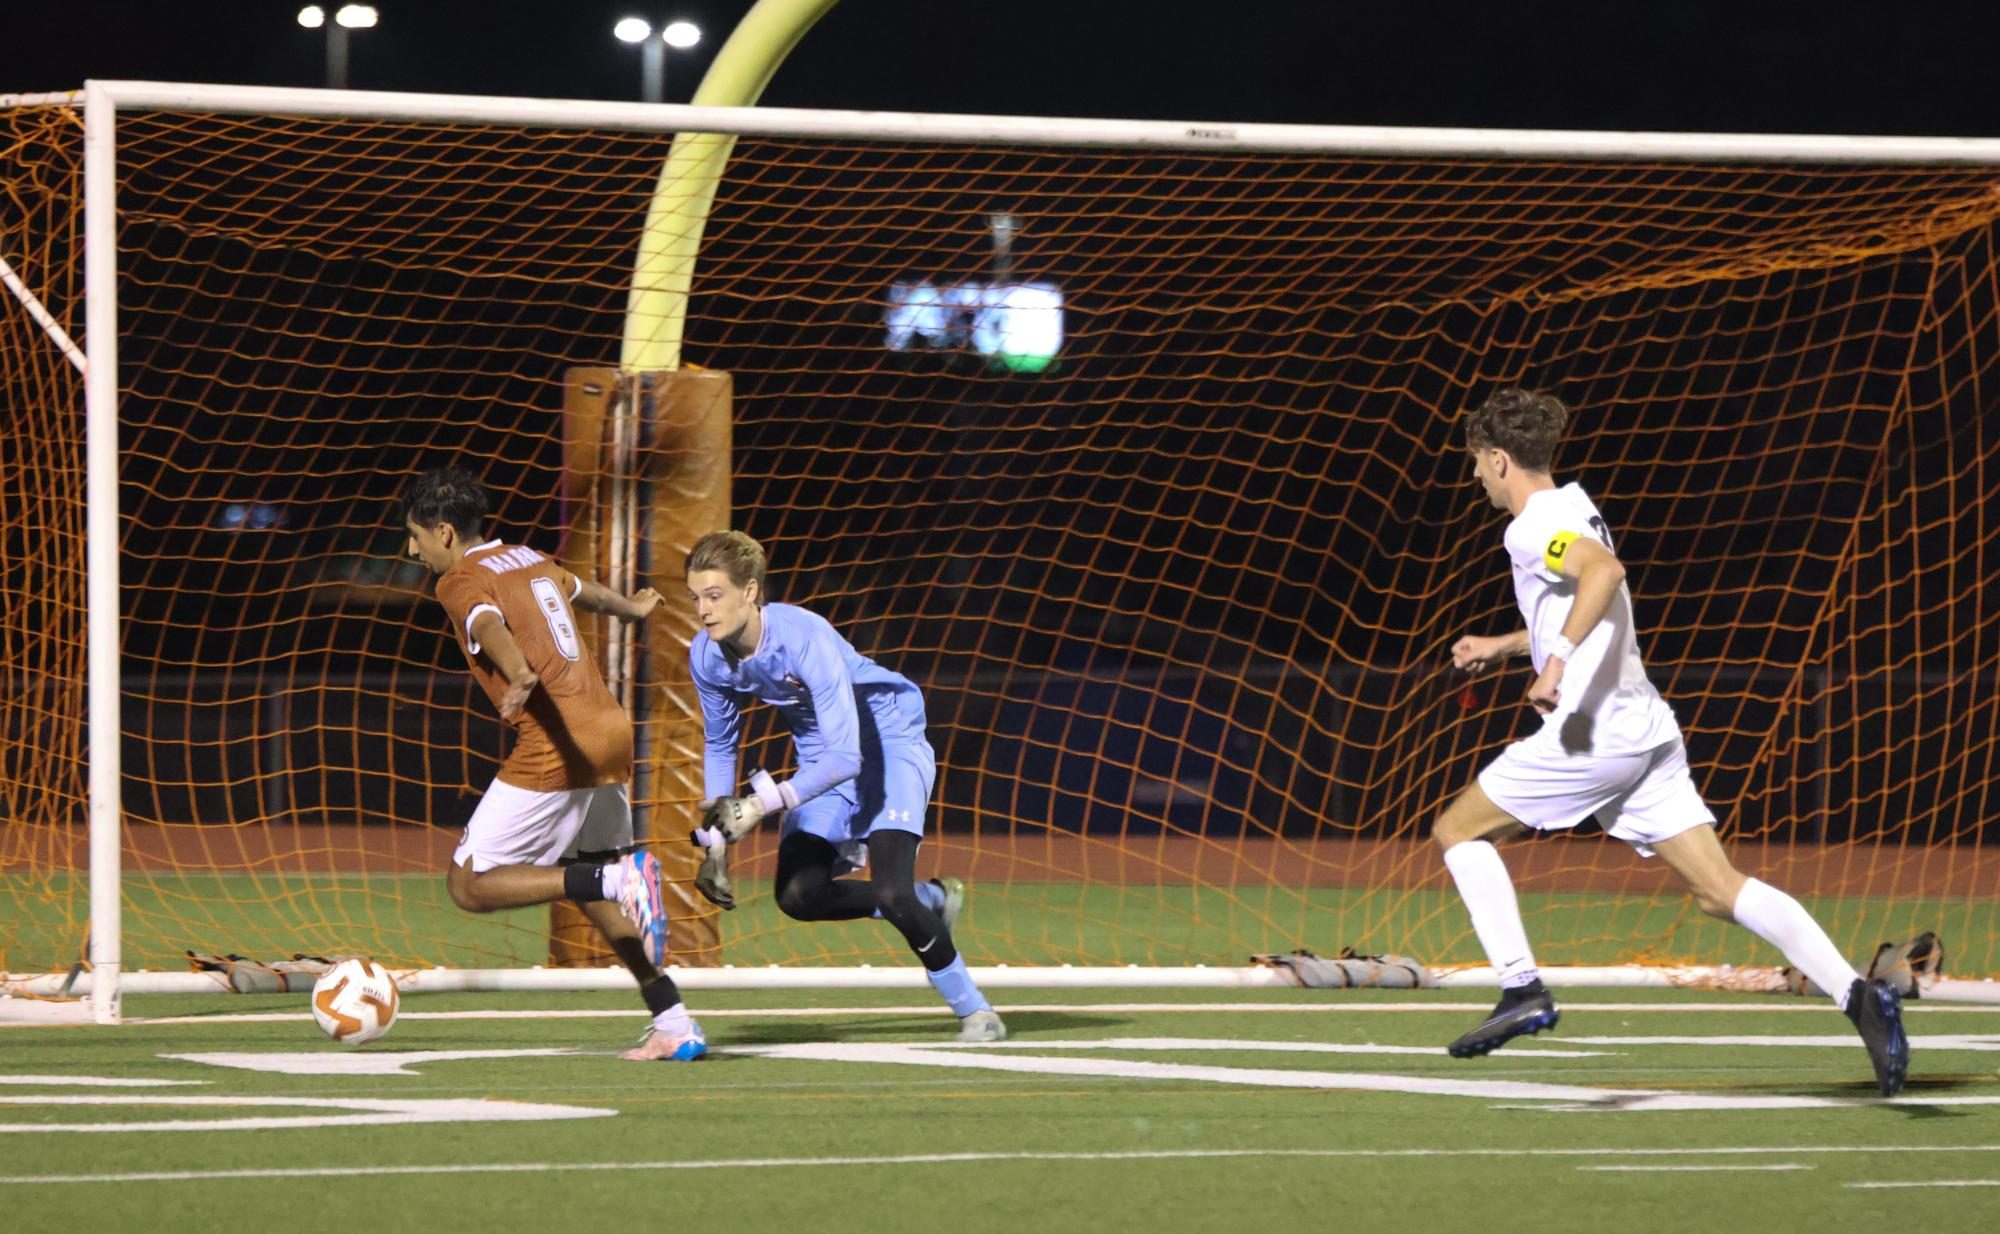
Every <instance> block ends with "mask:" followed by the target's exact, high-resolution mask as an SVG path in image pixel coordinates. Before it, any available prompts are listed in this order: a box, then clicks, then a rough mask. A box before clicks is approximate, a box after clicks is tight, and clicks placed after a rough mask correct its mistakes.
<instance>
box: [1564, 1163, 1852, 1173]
mask: <svg viewBox="0 0 2000 1234" xmlns="http://www.w3.org/2000/svg"><path fill="white" fill-rule="evenodd" d="M1576 1168H1577V1169H1579V1170H1583V1171H1586V1172H1589V1173H1595V1174H1663V1173H1675V1174H1707V1173H1714V1172H1721V1171H1732V1170H1735V1171H1741V1170H1810V1169H1812V1168H1813V1167H1812V1166H1809V1165H1800V1164H1799V1163H1798V1162H1796V1161H1785V1162H1780V1163H1778V1164H1776V1165H1580V1166H1578V1167H1576Z"/></svg>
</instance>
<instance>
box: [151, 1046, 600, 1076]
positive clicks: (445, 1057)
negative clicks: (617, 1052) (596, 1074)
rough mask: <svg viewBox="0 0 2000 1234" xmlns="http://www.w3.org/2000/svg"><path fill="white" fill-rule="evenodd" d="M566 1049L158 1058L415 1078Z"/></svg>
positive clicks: (304, 1072)
mask: <svg viewBox="0 0 2000 1234" xmlns="http://www.w3.org/2000/svg"><path fill="white" fill-rule="evenodd" d="M576 1052H577V1051H575V1050H573V1049H566V1048H560V1047H558V1048H552V1049H538V1050H403V1051H400V1052H398V1051H392V1050H370V1051H368V1052H367V1053H361V1052H359V1051H355V1052H352V1053H344V1052H335V1051H332V1050H317V1051H313V1052H311V1053H300V1052H295V1051H287V1052H280V1051H265V1052H261V1053H259V1052H241V1051H232V1052H226V1053H219V1054H162V1055H160V1057H161V1058H171V1059H175V1060H177V1061H180V1062H188V1063H205V1064H207V1065H208V1066H211V1067H234V1068H236V1069H237V1070H239V1071H271V1072H276V1073H278V1074H280V1075H416V1074H417V1073H416V1072H414V1071H411V1070H410V1069H409V1068H410V1067H412V1066H414V1065H416V1064H419V1063H444V1062H454V1061H458V1060H461V1059H480V1058H555V1057H560V1056H562V1055H568V1054H575V1053H576Z"/></svg>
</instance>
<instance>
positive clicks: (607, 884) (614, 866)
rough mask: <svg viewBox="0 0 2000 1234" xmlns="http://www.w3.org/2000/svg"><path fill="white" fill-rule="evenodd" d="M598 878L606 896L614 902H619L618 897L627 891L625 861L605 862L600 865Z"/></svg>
mask: <svg viewBox="0 0 2000 1234" xmlns="http://www.w3.org/2000/svg"><path fill="white" fill-rule="evenodd" d="M597 880H598V884H599V886H601V887H602V888H603V890H604V898H605V899H607V900H610V901H611V902H612V903H614V904H615V903H617V902H618V897H619V896H620V895H622V894H624V891H625V863H624V862H622V861H607V862H605V863H604V864H603V865H602V866H599V867H598V871H597Z"/></svg>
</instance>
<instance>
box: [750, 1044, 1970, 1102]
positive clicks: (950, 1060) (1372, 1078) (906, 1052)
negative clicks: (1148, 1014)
mask: <svg viewBox="0 0 2000 1234" xmlns="http://www.w3.org/2000/svg"><path fill="white" fill-rule="evenodd" d="M1070 1048H1072V1049H1093V1048H1102V1046H1101V1044H1100V1043H1083V1042H1077V1043H1072V1045H1071V1047H1070ZM1127 1048H1132V1047H1130V1046H1128V1047H1127ZM723 1053H725V1054H759V1055H762V1056H764V1057H766V1058H793V1059H808V1060H812V1061H817V1062H852V1063H896V1064H903V1065H914V1066H920V1067H967V1068H971V1069H974V1070H979V1071H1016V1072H1029V1073H1032V1074H1035V1075H1066V1076H1074V1075H1083V1076H1104V1077H1110V1078H1113V1079H1132V1080H1198V1081H1206V1082H1208V1083H1212V1084H1248V1085H1253V1086H1257V1087H1264V1088H1321V1089H1341V1090H1347V1091H1357V1092H1385V1093H1420V1094H1424V1095H1428V1096H1438V1097H1476V1098H1484V1099H1487V1100H1492V1101H1507V1100H1542V1101H1570V1102H1596V1101H1613V1100H1618V1099H1620V1098H1629V1099H1634V1100H1636V1099H1638V1098H1641V1097H1649V1096H1653V1095H1654V1093H1653V1092H1651V1091H1648V1090H1643V1089H1614V1088H1586V1087H1583V1086H1581V1085H1576V1084H1542V1083H1537V1082H1534V1081H1531V1080H1458V1079H1436V1078H1433V1077H1430V1076H1419V1075H1390V1074H1383V1073H1376V1072H1366V1071H1282V1070H1273V1069H1270V1068H1264V1067H1205V1066H1199V1065H1196V1064H1193V1063H1153V1062H1135V1061H1130V1060H1124V1059H1111V1058H1105V1059H1097V1058H1047V1057H1022V1056H1021V1055H1010V1054H1006V1053H983V1052H982V1053H975V1052H973V1051H970V1050H965V1051H946V1050H938V1049H930V1048H926V1047H920V1046H907V1045H880V1044H874V1043H838V1042H835V1043H828V1044H816V1043H802V1044H792V1045H770V1046H750V1047H739V1048H736V1049H730V1050H725V1051H723ZM1994 1100H1995V1101H1996V1102H2000V1097H1996V1098H1994Z"/></svg>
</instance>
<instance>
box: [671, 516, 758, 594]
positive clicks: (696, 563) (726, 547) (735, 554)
mask: <svg viewBox="0 0 2000 1234" xmlns="http://www.w3.org/2000/svg"><path fill="white" fill-rule="evenodd" d="M702 570H720V571H722V572H723V573H724V574H726V575H728V576H729V581H730V582H732V583H734V584H736V586H738V587H748V586H749V585H750V583H751V581H752V580H755V581H756V584H757V603H759V604H762V603H763V602H764V546H763V545H761V544H759V543H757V542H756V541H755V540H752V539H751V538H750V537H749V536H747V535H745V534H743V533H742V532H740V531H711V532H709V533H708V534H707V535H705V536H703V537H702V538H701V539H699V540H696V541H695V542H694V547H693V548H691V549H689V550H688V555H687V569H686V570H684V571H682V575H683V577H685V576H686V575H690V574H695V573H698V572H699V571H702Z"/></svg>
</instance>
